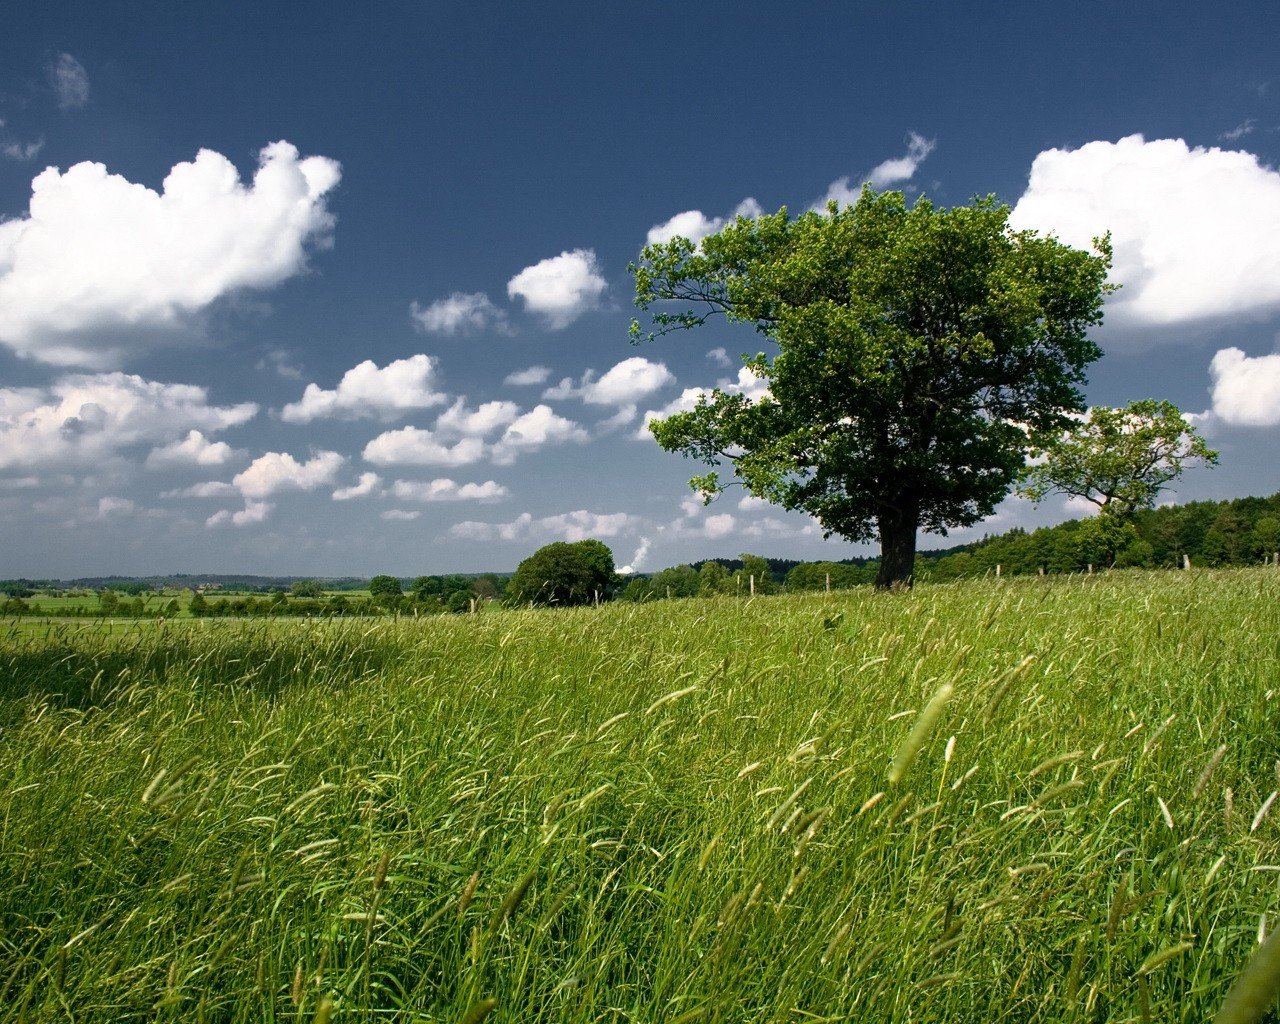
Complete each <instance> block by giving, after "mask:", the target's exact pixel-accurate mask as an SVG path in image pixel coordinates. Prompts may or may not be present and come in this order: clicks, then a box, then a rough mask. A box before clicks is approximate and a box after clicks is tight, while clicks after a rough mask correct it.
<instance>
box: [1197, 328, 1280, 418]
mask: <svg viewBox="0 0 1280 1024" xmlns="http://www.w3.org/2000/svg"><path fill="white" fill-rule="evenodd" d="M1209 372H1210V374H1212V376H1213V412H1214V415H1216V416H1217V417H1218V418H1219V419H1221V420H1222V421H1223V422H1225V423H1229V424H1231V425H1232V426H1240V427H1274V426H1276V425H1277V424H1280V353H1277V354H1275V355H1268V356H1256V357H1250V356H1247V355H1245V353H1244V352H1242V351H1241V350H1240V349H1238V348H1224V349H1222V350H1220V351H1219V352H1218V354H1217V355H1215V356H1214V357H1213V362H1212V363H1210V364H1209Z"/></svg>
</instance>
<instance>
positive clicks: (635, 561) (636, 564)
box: [618, 537, 650, 576]
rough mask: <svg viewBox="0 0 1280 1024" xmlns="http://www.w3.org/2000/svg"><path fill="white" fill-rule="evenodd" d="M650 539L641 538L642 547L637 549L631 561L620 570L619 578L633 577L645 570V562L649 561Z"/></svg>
mask: <svg viewBox="0 0 1280 1024" xmlns="http://www.w3.org/2000/svg"><path fill="white" fill-rule="evenodd" d="M649 547H650V543H649V538H648V537H641V538H640V546H639V547H638V548H636V551H635V554H634V555H632V556H631V561H630V562H628V563H627V564H626V565H624V566H623V567H622V568H621V569H619V570H618V575H619V576H631V575H633V574H635V573H637V572H639V571H640V570H641V569H643V568H644V564H645V562H647V561H648V560H649Z"/></svg>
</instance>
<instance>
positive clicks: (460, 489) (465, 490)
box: [391, 477, 510, 502]
mask: <svg viewBox="0 0 1280 1024" xmlns="http://www.w3.org/2000/svg"><path fill="white" fill-rule="evenodd" d="M391 493H392V494H394V495H395V496H396V497H397V498H400V499H402V500H404V501H424V502H431V501H481V502H488V501H500V500H501V499H503V498H505V497H507V495H508V494H510V491H508V490H507V489H506V488H505V487H503V486H502V485H501V484H500V483H498V482H497V481H495V480H486V481H485V482H484V483H482V484H460V483H458V482H457V481H456V480H450V479H448V478H447V477H440V478H439V479H437V480H431V481H422V480H397V481H396V482H395V483H394V484H392V485H391Z"/></svg>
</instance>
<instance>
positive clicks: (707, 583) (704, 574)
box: [698, 560, 733, 597]
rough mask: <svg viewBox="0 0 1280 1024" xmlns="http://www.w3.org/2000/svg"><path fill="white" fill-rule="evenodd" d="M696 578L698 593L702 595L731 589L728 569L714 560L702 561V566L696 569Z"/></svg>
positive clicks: (721, 592)
mask: <svg viewBox="0 0 1280 1024" xmlns="http://www.w3.org/2000/svg"><path fill="white" fill-rule="evenodd" d="M698 580H699V583H698V589H699V593H701V594H702V595H703V596H704V597H705V596H708V595H711V594H723V593H725V592H727V591H729V590H732V589H733V587H732V584H731V583H730V582H729V570H728V569H726V568H725V567H724V566H723V565H721V564H720V563H719V562H717V561H714V560H713V561H710V562H703V563H702V568H701V569H699V570H698Z"/></svg>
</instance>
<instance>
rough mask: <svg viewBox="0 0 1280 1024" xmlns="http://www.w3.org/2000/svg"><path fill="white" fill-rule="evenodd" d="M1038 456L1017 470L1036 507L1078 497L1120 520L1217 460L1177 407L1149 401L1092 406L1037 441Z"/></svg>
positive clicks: (1150, 503) (1026, 491) (1022, 486)
mask: <svg viewBox="0 0 1280 1024" xmlns="http://www.w3.org/2000/svg"><path fill="white" fill-rule="evenodd" d="M1038 454H1039V455H1040V457H1041V461H1040V462H1038V463H1036V464H1035V465H1032V466H1030V467H1028V468H1027V469H1026V470H1025V471H1024V473H1023V477H1022V485H1021V488H1020V490H1021V492H1022V493H1023V494H1025V495H1026V496H1027V497H1029V498H1031V499H1032V500H1033V501H1037V502H1039V501H1043V500H1044V499H1045V498H1046V497H1048V496H1049V495H1050V494H1054V493H1062V494H1068V495H1073V496H1075V497H1080V498H1085V499H1086V500H1088V501H1091V502H1093V503H1094V504H1095V505H1097V506H1098V507H1099V508H1101V509H1102V510H1103V511H1104V512H1106V513H1108V514H1109V515H1111V516H1114V517H1116V518H1117V519H1119V520H1126V519H1128V518H1129V517H1130V516H1132V514H1133V513H1134V512H1136V511H1137V510H1138V509H1141V508H1151V507H1152V506H1154V505H1155V502H1156V498H1157V497H1158V496H1159V494H1160V491H1161V490H1162V489H1163V488H1164V487H1165V485H1166V484H1168V483H1169V482H1171V481H1172V480H1175V479H1177V477H1179V476H1180V475H1181V474H1182V472H1183V470H1184V469H1186V468H1187V467H1188V466H1192V465H1197V464H1198V465H1204V466H1213V465H1216V464H1217V462H1218V453H1217V452H1216V451H1213V450H1212V449H1211V448H1209V446H1208V445H1207V444H1206V443H1205V441H1204V439H1203V438H1202V437H1201V436H1200V435H1199V434H1198V433H1196V430H1195V427H1193V426H1192V425H1191V424H1190V423H1188V422H1187V420H1186V419H1185V418H1184V417H1183V415H1182V412H1181V411H1180V410H1179V409H1178V407H1177V406H1176V405H1174V404H1173V403H1172V402H1163V401H1155V400H1153V399H1146V400H1144V401H1141V402H1133V403H1131V404H1130V405H1128V406H1126V407H1125V408H1123V409H1111V408H1108V407H1106V406H1098V407H1095V408H1093V409H1091V410H1090V411H1089V415H1088V417H1087V418H1085V419H1083V420H1081V421H1079V422H1077V423H1076V424H1075V425H1074V426H1073V427H1072V429H1070V430H1068V431H1065V432H1063V433H1058V434H1056V435H1053V436H1050V437H1049V438H1048V439H1047V440H1044V441H1042V442H1041V445H1040V450H1039V453H1038ZM1113 550H1114V549H1113Z"/></svg>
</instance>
